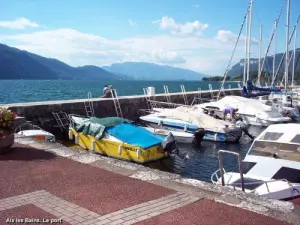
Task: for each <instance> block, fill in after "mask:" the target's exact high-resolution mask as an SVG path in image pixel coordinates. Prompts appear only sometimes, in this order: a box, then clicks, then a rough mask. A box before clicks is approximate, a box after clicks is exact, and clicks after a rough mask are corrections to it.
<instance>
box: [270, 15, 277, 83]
mask: <svg viewBox="0 0 300 225" xmlns="http://www.w3.org/2000/svg"><path fill="white" fill-rule="evenodd" d="M277 23H278V21H277V20H275V22H274V29H275V33H274V55H273V75H272V83H271V86H273V81H274V80H275V79H274V78H275V63H276V61H275V60H276V44H277V39H276V33H277V29H276V27H277Z"/></svg>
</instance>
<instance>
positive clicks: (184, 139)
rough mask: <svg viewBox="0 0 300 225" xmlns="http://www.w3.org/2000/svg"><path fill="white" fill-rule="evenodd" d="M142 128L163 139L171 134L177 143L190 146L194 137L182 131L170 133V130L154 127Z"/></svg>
mask: <svg viewBox="0 0 300 225" xmlns="http://www.w3.org/2000/svg"><path fill="white" fill-rule="evenodd" d="M144 128H145V129H146V130H148V131H150V132H152V133H153V134H156V135H160V136H164V137H167V136H168V135H169V133H172V134H173V136H174V138H175V140H176V141H177V142H179V143H187V144H192V143H193V142H194V141H195V135H194V134H193V133H188V132H182V131H171V130H166V129H160V128H154V127H144ZM203 135H204V130H203ZM202 138H203V136H202ZM199 141H201V140H199Z"/></svg>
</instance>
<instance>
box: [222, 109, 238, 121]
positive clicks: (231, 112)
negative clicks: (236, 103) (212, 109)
mask: <svg viewBox="0 0 300 225" xmlns="http://www.w3.org/2000/svg"><path fill="white" fill-rule="evenodd" d="M238 110H239V109H238V108H236V109H234V108H232V107H227V108H225V109H224V111H223V120H225V119H226V116H227V115H228V114H229V115H230V120H233V119H235V118H236V112H237V111H238Z"/></svg>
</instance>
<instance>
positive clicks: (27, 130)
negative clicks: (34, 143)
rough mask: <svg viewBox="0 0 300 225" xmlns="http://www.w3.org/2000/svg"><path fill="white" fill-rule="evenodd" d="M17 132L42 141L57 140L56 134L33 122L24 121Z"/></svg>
mask: <svg viewBox="0 0 300 225" xmlns="http://www.w3.org/2000/svg"><path fill="white" fill-rule="evenodd" d="M15 134H18V135H20V136H24V137H32V138H36V139H39V140H42V141H51V142H55V136H54V135H53V134H51V133H49V132H47V131H44V130H43V129H42V128H40V127H39V126H36V125H33V124H31V123H23V124H21V125H20V126H19V127H17V128H16V129H15Z"/></svg>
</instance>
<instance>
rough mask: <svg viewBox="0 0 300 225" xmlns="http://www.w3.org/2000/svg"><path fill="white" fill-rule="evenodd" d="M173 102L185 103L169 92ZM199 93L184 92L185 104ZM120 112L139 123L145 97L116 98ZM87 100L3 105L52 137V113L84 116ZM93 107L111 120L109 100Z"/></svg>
mask: <svg viewBox="0 0 300 225" xmlns="http://www.w3.org/2000/svg"><path fill="white" fill-rule="evenodd" d="M217 93H218V90H215V91H211V92H210V91H201V98H202V99H211V98H212V96H216V95H217ZM224 93H225V95H241V89H226V90H224V92H223V93H222V94H221V96H223V95H224ZM169 96H170V99H171V102H172V103H177V104H184V98H183V95H182V93H170V95H169ZM198 96H199V92H198V91H197V92H186V97H187V100H188V103H189V104H191V103H192V101H193V99H194V97H198ZM118 99H119V102H120V106H121V109H122V113H123V117H124V118H127V119H130V120H133V121H138V120H139V117H140V116H141V115H142V111H141V110H140V109H149V108H148V107H149V106H148V102H147V100H146V96H145V95H136V96H122V97H118ZM151 99H152V100H155V101H161V102H167V99H166V95H165V94H156V95H154V96H153V97H151ZM87 101H88V99H76V100H64V101H45V102H30V103H15V104H7V105H2V106H4V107H7V108H9V109H10V110H12V111H13V112H15V113H17V115H18V116H21V117H25V118H26V120H27V121H30V122H31V123H33V124H35V125H38V126H40V127H41V128H42V129H44V130H46V131H49V132H51V133H53V134H55V135H56V134H58V132H59V131H60V129H58V127H56V125H57V123H56V120H55V118H54V116H53V114H52V112H60V111H62V112H65V113H67V114H77V115H82V116H85V115H86V110H85V106H84V102H87ZM91 102H93V108H94V112H95V116H96V117H111V116H116V110H115V107H114V102H113V99H112V98H93V99H92V101H91Z"/></svg>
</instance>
